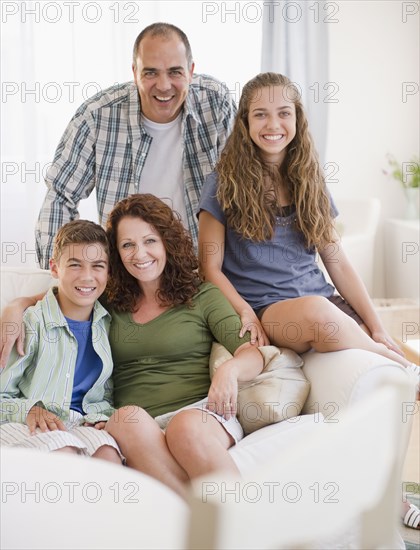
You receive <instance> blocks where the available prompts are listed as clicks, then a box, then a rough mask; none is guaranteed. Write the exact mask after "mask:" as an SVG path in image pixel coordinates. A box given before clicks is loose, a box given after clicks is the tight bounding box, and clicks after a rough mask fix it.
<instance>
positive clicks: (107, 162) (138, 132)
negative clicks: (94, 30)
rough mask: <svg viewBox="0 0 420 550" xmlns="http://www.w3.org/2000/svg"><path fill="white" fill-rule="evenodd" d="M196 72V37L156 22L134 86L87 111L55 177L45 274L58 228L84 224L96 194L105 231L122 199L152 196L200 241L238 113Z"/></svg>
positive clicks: (58, 159)
mask: <svg viewBox="0 0 420 550" xmlns="http://www.w3.org/2000/svg"><path fill="white" fill-rule="evenodd" d="M193 71H194V63H193V59H192V53H191V47H190V44H189V42H188V38H187V36H186V35H185V34H184V33H183V32H182V31H181V30H180V29H179V28H177V27H175V26H173V25H169V24H166V23H154V24H152V25H150V26H149V27H146V28H145V29H144V30H143V31H142V32H141V33H140V34H139V36H138V37H137V39H136V41H135V44H134V50H133V74H134V82H126V83H124V84H119V85H115V86H112V87H111V88H108V89H106V90H103V91H102V92H100V93H99V94H97V95H95V96H94V97H92V98H91V99H89V100H87V101H85V102H84V103H83V104H82V105H81V106H80V107H79V109H78V110H77V112H76V114H75V115H74V117H73V118H72V120H71V121H70V123H69V125H68V127H67V129H66V131H65V132H64V135H63V137H62V138H61V141H60V143H59V145H58V147H57V150H56V153H55V157H54V161H53V164H52V166H51V168H50V169H49V170H48V173H47V176H46V184H47V187H48V191H47V194H46V197H45V200H44V203H43V205H42V208H41V211H40V214H39V218H38V222H37V226H36V231H35V236H36V247H37V255H38V260H39V262H40V266H41V267H43V268H45V269H47V268H48V261H49V259H50V256H51V252H52V246H53V238H54V235H55V233H56V232H57V230H58V229H59V228H60V227H61V226H62V225H63V224H64V223H66V222H68V221H70V220H73V219H75V218H77V217H78V211H77V208H78V204H79V202H80V200H81V199H84V198H86V197H88V196H89V195H90V193H91V192H92V191H93V189H94V188H95V189H96V197H97V207H98V215H99V222H100V223H101V224H102V225H105V223H106V219H107V216H108V213H109V212H110V211H111V209H112V207H113V206H114V204H115V203H117V202H118V201H119V200H121V199H123V198H125V197H127V196H128V195H131V194H133V193H148V192H151V193H153V194H155V195H157V196H158V197H160V198H163V199H166V200H167V202H168V203H169V204H170V206H171V207H172V208H173V209H174V210H176V211H178V212H179V213H180V215H181V218H182V220H183V221H184V223H185V225H186V227H188V228H189V230H190V232H191V235H192V237H193V240H194V242H195V243H196V242H197V221H196V217H195V213H196V210H197V207H198V200H199V197H200V192H201V188H202V186H203V183H204V178H205V176H206V175H207V174H208V173H209V172H211V171H212V170H213V168H214V166H215V163H216V161H217V159H218V157H219V154H220V152H221V150H222V149H223V146H224V144H225V141H226V138H227V136H228V134H229V132H230V130H231V126H232V124H233V119H234V116H235V113H236V108H235V105H234V103H233V101H232V99H231V98H230V97H229V93H228V90H227V88H226V86H224V85H223V84H222V83H221V82H219V81H217V80H215V79H213V78H212V77H209V76H206V75H193Z"/></svg>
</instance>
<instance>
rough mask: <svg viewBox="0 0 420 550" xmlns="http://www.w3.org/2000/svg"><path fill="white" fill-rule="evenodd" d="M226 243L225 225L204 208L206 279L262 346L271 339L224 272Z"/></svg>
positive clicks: (201, 259) (200, 236)
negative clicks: (219, 291)
mask: <svg viewBox="0 0 420 550" xmlns="http://www.w3.org/2000/svg"><path fill="white" fill-rule="evenodd" d="M224 246H225V227H224V225H223V224H222V223H220V222H219V221H218V220H216V218H215V217H214V216H212V215H211V214H210V213H209V212H206V211H201V212H200V218H199V231H198V250H199V252H198V257H199V262H200V270H201V273H202V274H203V275H204V278H205V280H206V281H210V282H211V283H213V284H214V285H216V286H218V287H219V288H220V290H221V291H222V292H223V294H224V295H225V296H226V298H227V299H228V300H229V302H230V303H231V304H232V306H233V308H234V309H235V311H236V313H237V314H238V315H239V316H240V318H241V322H242V329H241V332H240V336H241V337H242V336H243V335H244V334H245V332H246V331H249V332H250V333H251V343H252V344H258V345H259V346H264V345H268V344H269V343H270V342H269V340H268V338H267V335H266V334H265V332H264V329H263V327H262V326H261V323H260V321H259V319H258V317H257V316H256V315H255V313H254V311H253V309H252V308H251V306H250V305H249V304H248V303H247V302H246V301H245V300H244V299H243V298H242V297H241V296H240V295H239V294H238V292H237V291H236V289H235V287H234V286H233V285H232V283H231V282H230V281H229V279H228V278H227V277H226V275H224V274H223V272H222V264H223V257H224Z"/></svg>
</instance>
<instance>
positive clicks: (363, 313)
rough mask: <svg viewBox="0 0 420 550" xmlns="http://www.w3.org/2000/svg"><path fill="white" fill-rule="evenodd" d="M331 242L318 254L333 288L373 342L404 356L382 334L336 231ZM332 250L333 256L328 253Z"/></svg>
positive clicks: (361, 284) (382, 330)
mask: <svg viewBox="0 0 420 550" xmlns="http://www.w3.org/2000/svg"><path fill="white" fill-rule="evenodd" d="M333 238H334V239H336V242H335V243H333V245H331V244H330V245H327V246H326V247H325V248H324V250H322V251H319V255H320V256H321V258H322V261H323V262H324V265H325V268H326V270H327V271H328V274H329V275H330V277H331V280H332V282H333V284H334V286H335V288H336V289H337V291H338V292H339V294H340V295H341V296H342V297H343V298H344V299H345V300H346V301H347V302H348V303H349V304H350V305H351V306H352V307H353V309H354V310H355V311H356V312H357V313H358V314H359V315H360V317H361V318H362V319H363V321H364V323H365V325H366V326H367V328H368V329H369V331H370V334H371V337H372V339H373V340H375V342H379V343H381V344H385V345H386V347H387V348H389V349H391V350H393V351H395V352H397V353H399V354H400V355H403V353H402V351H401V350H400V348H399V347H398V346H397V345H396V343H395V342H394V340H393V339H392V338H391V337H390V335H389V334H388V333H387V331H386V330H385V328H384V326H383V324H382V321H381V320H380V318H379V316H378V314H377V313H376V311H375V308H374V306H373V303H372V300H371V299H370V297H369V294H368V292H367V290H366V287H365V285H364V284H363V281H362V279H361V278H360V276H359V275H358V273H357V272H356V270H355V269H354V267H353V266H352V264H351V262H350V260H349V259H348V257H347V255H346V253H345V252H344V250H343V247H342V246H341V240H340V237H339V235H338V234H337V232H336V231H334V235H333ZM332 247H333V253H332V252H331V250H332Z"/></svg>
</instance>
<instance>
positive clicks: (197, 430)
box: [165, 410, 203, 451]
mask: <svg viewBox="0 0 420 550" xmlns="http://www.w3.org/2000/svg"><path fill="white" fill-rule="evenodd" d="M202 417H203V413H201V412H200V411H198V410H194V411H181V412H179V413H178V414H177V415H175V416H174V417H173V418H172V420H171V421H170V422H169V424H168V426H167V428H166V433H165V436H166V442H167V445H168V447H169V449H170V450H171V451H174V450H175V449H178V450H181V449H186V450H188V449H189V450H191V451H192V450H193V449H194V448H195V447H196V446H198V445H199V440H200V438H201V434H202V429H201V428H202V425H201V424H202V422H203V418H202Z"/></svg>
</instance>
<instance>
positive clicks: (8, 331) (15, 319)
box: [0, 301, 25, 369]
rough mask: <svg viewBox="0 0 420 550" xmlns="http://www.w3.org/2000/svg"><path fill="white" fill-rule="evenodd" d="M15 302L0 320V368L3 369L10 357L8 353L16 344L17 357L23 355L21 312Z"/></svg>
mask: <svg viewBox="0 0 420 550" xmlns="http://www.w3.org/2000/svg"><path fill="white" fill-rule="evenodd" d="M15 302H16V301H13V302H11V303H10V304H9V305H8V306H7V307H5V308H4V310H3V315H2V316H1V319H0V324H1V342H0V354H1V355H0V368H1V369H4V367H5V366H6V365H7V361H8V359H9V356H10V352H11V351H12V349H13V346H14V344H15V342H16V350H17V352H18V354H19V355H23V354H24V343H25V327H24V324H23V322H22V321H23V311H24V310H22V308H21V307H20V306H18V305H17V304H16V303H15Z"/></svg>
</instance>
